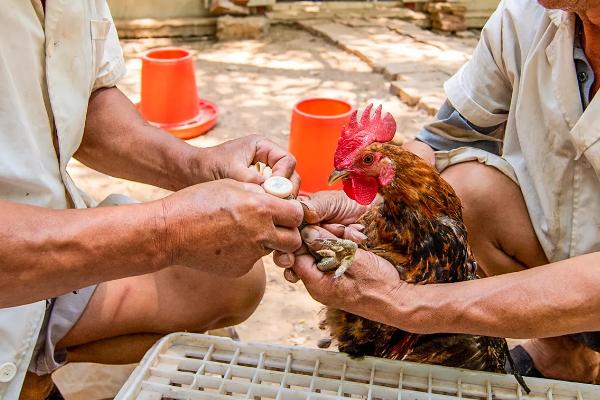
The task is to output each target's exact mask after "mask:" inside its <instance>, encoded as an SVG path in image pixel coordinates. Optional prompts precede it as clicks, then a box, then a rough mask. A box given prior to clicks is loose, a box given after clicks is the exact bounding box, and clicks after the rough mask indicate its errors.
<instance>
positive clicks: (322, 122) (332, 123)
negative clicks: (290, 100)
mask: <svg viewBox="0 0 600 400" xmlns="http://www.w3.org/2000/svg"><path fill="white" fill-rule="evenodd" d="M352 111H353V108H352V106H351V105H350V104H348V103H346V102H345V101H342V100H336V99H326V98H315V99H306V100H302V101H300V102H299V103H297V104H296V105H295V106H294V110H293V111H292V124H291V129H290V147H289V149H290V152H291V153H292V154H293V155H294V156H295V157H296V160H297V167H296V168H297V171H298V173H299V174H300V177H301V178H302V185H301V188H300V189H301V192H303V193H313V192H317V191H320V190H331V189H341V188H342V185H341V184H336V185H335V186H333V187H331V186H328V185H327V178H329V174H330V173H331V171H332V170H333V155H334V153H335V148H336V147H337V141H338V138H339V137H340V134H341V132H342V128H343V127H344V126H345V125H346V124H347V123H348V121H349V120H350V114H352Z"/></svg>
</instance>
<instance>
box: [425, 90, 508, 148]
mask: <svg viewBox="0 0 600 400" xmlns="http://www.w3.org/2000/svg"><path fill="white" fill-rule="evenodd" d="M503 134H504V124H500V125H495V126H492V127H480V126H477V125H475V124H473V123H472V122H470V121H468V120H467V119H466V118H465V117H463V116H462V115H461V114H460V113H459V112H458V111H456V109H455V108H454V107H453V106H452V104H450V103H449V102H448V101H446V102H445V103H444V104H443V105H442V108H441V109H440V111H439V112H438V114H437V118H436V121H435V122H433V123H431V124H429V125H426V126H425V127H424V128H423V129H421V131H420V132H419V133H418V134H417V140H420V141H421V142H424V143H427V144H428V145H429V146H431V147H432V148H433V149H434V150H437V151H449V150H454V149H457V148H459V147H464V146H469V147H474V148H478V149H481V150H485V151H487V152H490V153H492V154H496V155H499V154H500V150H501V149H500V147H501V144H502V140H501V137H502V135H503Z"/></svg>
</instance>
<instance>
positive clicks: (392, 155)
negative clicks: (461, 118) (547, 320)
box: [325, 143, 506, 372]
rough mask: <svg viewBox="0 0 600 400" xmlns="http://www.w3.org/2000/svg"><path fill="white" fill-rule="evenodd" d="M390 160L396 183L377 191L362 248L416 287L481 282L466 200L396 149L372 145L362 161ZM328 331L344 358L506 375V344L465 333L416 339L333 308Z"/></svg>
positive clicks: (329, 312) (417, 160)
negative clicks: (374, 155) (369, 157)
mask: <svg viewBox="0 0 600 400" xmlns="http://www.w3.org/2000/svg"><path fill="white" fill-rule="evenodd" d="M366 152H379V153H383V154H385V155H386V156H387V157H388V158H389V159H390V160H391V161H392V162H393V165H394V168H395V176H394V178H393V180H392V182H391V183H390V184H388V185H386V186H381V187H380V188H379V193H380V194H381V195H382V196H383V199H384V201H383V203H381V204H379V205H377V206H374V207H372V208H371V209H370V210H369V211H368V212H367V213H366V214H365V215H364V216H363V217H362V218H361V220H360V221H359V222H360V223H362V224H363V225H364V226H365V230H364V233H365V234H366V235H367V237H368V239H367V241H366V243H365V244H364V248H365V249H367V250H369V251H372V252H374V253H375V254H377V255H379V256H381V257H383V258H385V259H387V260H388V261H390V262H391V263H392V264H393V265H394V266H395V267H396V268H397V270H398V273H399V274H400V277H401V278H402V279H403V280H405V281H407V282H410V283H414V284H429V283H445V282H458V281H465V280H472V279H477V275H476V274H477V264H476V262H475V260H474V259H473V256H472V254H471V250H470V248H469V245H468V241H467V231H466V228H465V226H464V223H463V221H462V207H461V204H460V200H459V199H458V197H457V195H456V194H455V192H454V190H453V189H452V187H451V186H450V185H449V184H448V183H446V182H445V181H444V180H443V179H442V178H441V176H440V174H439V173H438V172H437V171H435V170H434V169H433V168H432V167H431V166H430V165H429V164H427V163H426V162H425V161H423V160H422V159H420V158H419V157H417V156H415V155H414V154H412V153H409V152H407V151H405V150H403V149H402V148H400V147H397V146H393V145H390V144H381V143H373V144H371V145H369V146H367V147H365V148H364V149H362V150H361V151H360V152H359V153H358V155H357V157H360V154H363V153H366ZM325 325H326V326H327V327H328V328H329V330H330V333H331V336H332V338H334V339H335V340H336V341H337V343H338V347H339V349H340V351H343V352H346V353H348V354H350V355H353V356H366V355H371V356H378V357H386V358H392V359H401V360H407V361H415V362H422V363H431V364H441V365H446V366H452V367H460V368H467V369H473V370H483V371H492V372H504V363H505V358H506V352H505V350H506V342H505V340H504V339H501V338H491V337H484V336H470V335H459V334H436V335H418V334H411V333H408V332H404V331H401V330H399V329H397V328H393V327H390V326H387V325H383V324H380V323H377V322H373V321H369V320H366V319H364V318H362V317H358V316H356V315H352V314H349V313H347V312H344V311H341V310H336V309H328V310H327V312H326V317H325Z"/></svg>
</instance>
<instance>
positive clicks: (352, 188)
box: [344, 176, 378, 206]
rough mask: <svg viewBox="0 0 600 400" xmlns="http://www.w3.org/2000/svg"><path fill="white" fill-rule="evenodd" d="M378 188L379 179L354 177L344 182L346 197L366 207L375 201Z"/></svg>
mask: <svg viewBox="0 0 600 400" xmlns="http://www.w3.org/2000/svg"><path fill="white" fill-rule="evenodd" d="M377 187H378V185H377V179H376V178H373V177H370V176H356V177H354V176H353V177H351V178H350V179H346V180H345V181H344V192H346V195H348V197H350V198H351V199H353V200H355V201H356V202H357V203H359V204H362V205H364V206H366V205H369V204H371V203H372V202H373V200H375V196H377Z"/></svg>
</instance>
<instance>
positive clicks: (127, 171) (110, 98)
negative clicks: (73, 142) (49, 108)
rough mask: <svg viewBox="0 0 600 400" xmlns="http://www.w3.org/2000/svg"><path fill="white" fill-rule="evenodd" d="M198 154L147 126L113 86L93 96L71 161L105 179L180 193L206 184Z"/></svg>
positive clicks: (129, 102) (160, 131)
mask: <svg viewBox="0 0 600 400" xmlns="http://www.w3.org/2000/svg"><path fill="white" fill-rule="evenodd" d="M201 152H202V150H201V149H199V148H196V147H194V146H190V145H188V144H187V143H185V142H184V141H182V140H179V139H177V138H175V137H173V136H172V135H170V134H168V133H166V132H164V131H162V130H160V129H157V128H155V127H153V126H151V125H149V124H148V123H147V122H146V121H144V119H143V118H142V116H141V115H140V114H139V112H138V111H137V110H136V108H135V106H134V105H133V103H131V101H129V99H128V98H127V97H126V96H125V95H124V94H123V93H122V92H121V91H120V90H119V89H117V88H108V89H101V90H98V91H96V92H94V93H93V94H92V96H91V98H90V100H89V105H88V112H87V117H86V125H85V131H84V135H83V140H82V142H81V146H80V147H79V149H78V151H77V153H76V154H75V158H77V159H78V160H79V161H81V162H82V163H83V164H85V165H87V166H89V167H90V168H93V169H95V170H97V171H100V172H103V173H105V174H107V175H111V176H116V177H120V178H125V179H129V180H133V181H138V182H143V183H147V184H151V185H154V186H158V187H162V188H165V189H169V190H179V189H182V188H184V187H187V186H190V185H192V184H196V183H201V182H203V181H206V180H208V179H209V178H208V177H203V176H202V175H201V174H199V172H201V171H199V168H198V166H197V165H196V164H197V162H198V159H199V157H198V154H199V153H201Z"/></svg>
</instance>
